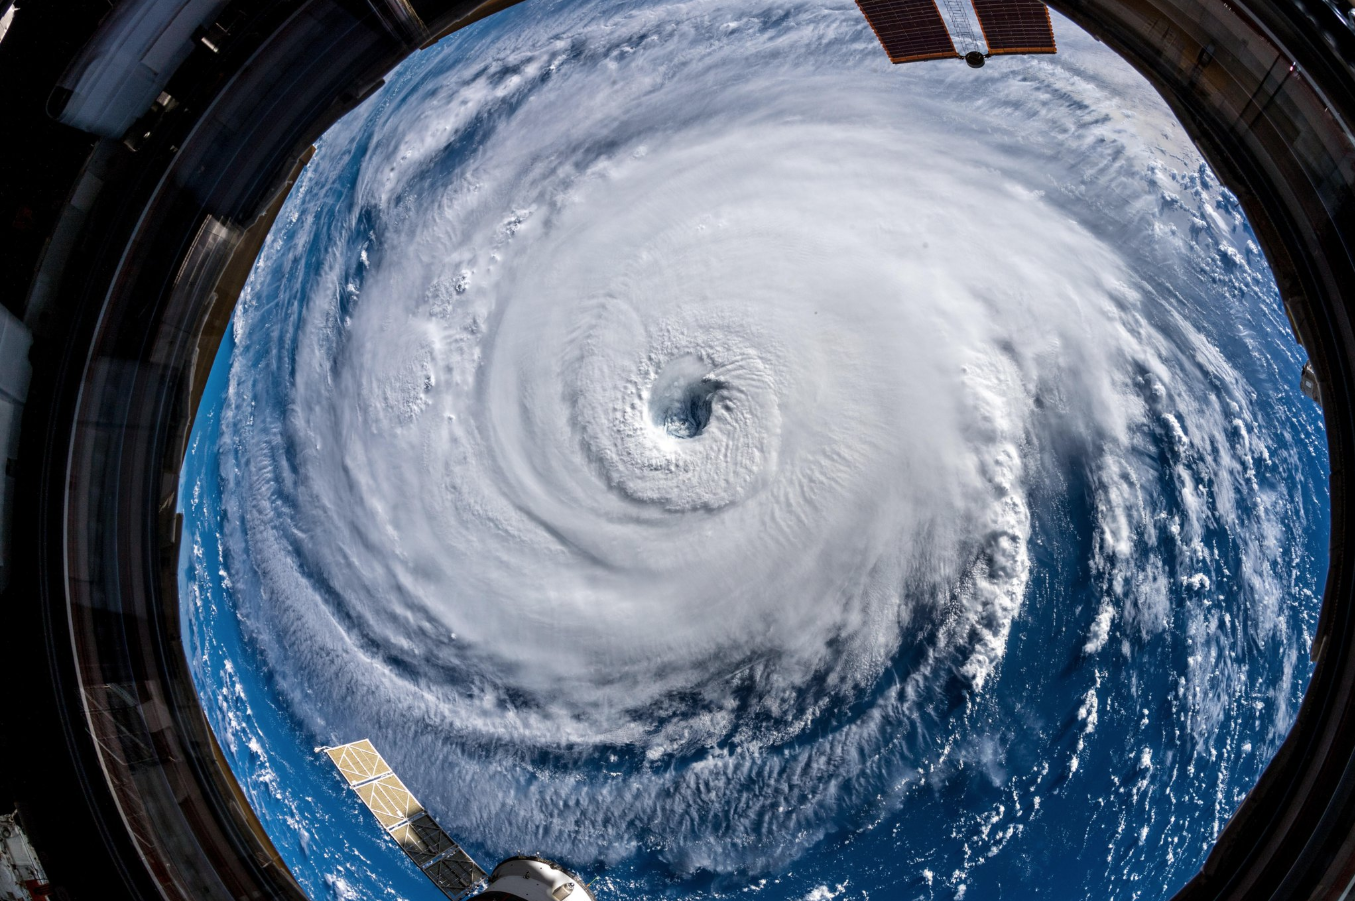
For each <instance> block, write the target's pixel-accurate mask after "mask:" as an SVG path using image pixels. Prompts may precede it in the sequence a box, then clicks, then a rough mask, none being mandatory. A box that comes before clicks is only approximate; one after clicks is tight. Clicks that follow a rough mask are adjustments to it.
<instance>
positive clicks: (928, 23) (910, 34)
mask: <svg viewBox="0 0 1355 901" xmlns="http://www.w3.org/2000/svg"><path fill="white" fill-rule="evenodd" d="M856 5H857V6H859V7H860V8H861V12H862V14H863V15H865V17H866V22H867V23H869V24H870V27H871V30H873V31H874V32H875V36H876V37H877V38H879V39H880V46H882V47H884V49H885V53H887V54H888V55H889V60H890V62H894V63H911V62H916V61H918V60H924V59H954V58H956V57H958V56H959V55H960V54H959V53H957V52H955V42H954V41H952V40H951V39H950V32H949V31H947V30H946V22H945V20H944V19H942V18H941V11H940V10H939V9H937V7H936V0H856Z"/></svg>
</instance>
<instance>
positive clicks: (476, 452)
mask: <svg viewBox="0 0 1355 901" xmlns="http://www.w3.org/2000/svg"><path fill="white" fill-rule="evenodd" d="M1055 30H1056V34H1057V35H1058V38H1059V41H1060V51H1059V54H1057V55H1056V56H1053V57H1047V58H1034V57H1029V58H1007V59H994V60H992V61H991V62H990V64H989V65H988V66H986V67H985V68H983V69H982V70H978V71H974V70H970V69H968V68H966V67H964V66H961V65H958V64H953V63H950V62H945V61H943V62H939V63H930V64H918V65H909V66H898V67H894V66H890V65H889V63H888V61H887V60H886V59H885V58H884V55H883V53H882V52H881V51H880V49H879V46H878V44H876V43H875V41H874V37H873V36H872V35H871V33H870V31H869V29H868V28H867V27H866V25H865V23H864V21H863V19H862V17H861V15H860V13H859V12H857V11H856V8H855V7H854V6H853V5H852V4H850V3H847V4H843V3H839V2H833V3H830V4H826V5H823V4H808V3H801V2H777V0H773V2H757V0H691V2H681V0H678V2H664V0H659V2H649V0H647V2H644V3H640V4H634V3H628V4H623V3H608V2H602V3H563V2H554V3H552V2H546V0H529V2H527V3H525V4H522V5H521V6H518V7H514V8H513V9H510V10H508V11H506V12H504V13H500V14H497V15H495V16H493V17H491V18H490V19H488V20H485V21H484V22H481V23H477V24H476V25H474V26H472V27H470V28H468V29H466V30H464V31H462V32H458V33H456V34H454V35H452V36H451V37H450V38H447V39H445V40H443V41H442V42H440V43H438V44H437V45H435V46H433V47H432V48H430V49H428V50H425V51H422V52H420V53H417V54H415V55H414V56H413V57H411V58H410V59H409V60H407V61H406V62H405V63H403V64H402V65H401V66H400V67H399V68H398V69H397V70H396V71H395V72H394V73H392V74H391V75H390V76H388V78H387V83H386V84H385V85H384V86H383V87H382V88H381V89H380V90H379V91H377V92H376V94H374V95H373V96H372V97H371V98H370V99H368V100H366V101H365V102H364V103H363V104H362V105H360V106H359V107H358V108H357V109H356V110H355V111H353V112H352V113H350V114H349V115H347V116H346V117H344V118H343V119H342V120H340V121H339V122H338V123H337V124H336V125H334V126H333V127H332V128H331V129H330V130H329V131H328V132H327V133H326V134H325V135H324V137H323V138H322V139H320V141H319V142H318V143H317V148H316V152H315V155H314V158H313V159H311V161H310V162H309V163H308V164H307V165H306V167H305V169H304V170H303V171H302V173H301V175H300V177H299V179H298V181H297V183H296V185H295V187H294V188H293V189H292V192H291V194H290V196H289V197H288V199H287V201H286V203H285V205H284V207H283V210H282V214H281V216H280V217H279V219H278V221H277V223H276V224H275V225H274V227H273V229H272V231H271V233H270V234H269V237H268V239H267V241H266V243H265V245H264V249H263V251H262V253H261V255H260V257H259V259H258V261H257V263H256V264H255V267H254V270H253V272H252V274H251V276H250V279H249V282H248V284H247V285H246V287H245V289H244V292H243V294H242V295H241V297H240V299H239V302H238V305H237V307H236V309H235V312H234V316H233V320H232V334H231V335H230V340H229V341H228V342H227V346H226V348H225V349H224V350H223V352H222V356H221V357H220V358H219V359H218V364H217V365H218V370H217V375H216V376H214V379H215V381H214V383H213V384H214V385H215V388H212V389H209V391H208V396H207V399H206V400H205V401H204V410H205V411H206V412H205V413H203V414H200V419H199V423H198V425H197V426H196V427H195V431H194V440H193V444H192V450H191V452H190V465H189V466H188V467H187V468H186V469H185V476H184V486H183V493H184V501H183V506H184V509H185V510H186V511H187V516H186V524H185V530H186V534H187V535H188V536H189V539H190V540H189V541H187V542H186V548H187V550H186V551H185V554H186V556H185V563H184V567H183V572H182V575H181V582H182V586H183V603H184V607H185V635H186V639H187V644H188V647H189V656H190V662H191V663H192V665H193V668H194V674H195V678H196V679H197V681H198V685H199V688H200V690H201V691H202V694H203V698H204V702H205V706H206V708H207V711H208V715H209V719H211V721H212V723H213V726H214V728H215V729H216V731H217V733H218V735H219V736H220V737H221V739H222V743H223V746H224V747H225V748H226V750H227V752H228V757H229V759H230V760H231V762H232V765H233V767H234V768H235V770H236V772H237V775H240V776H241V777H242V783H243V784H244V786H245V788H246V791H247V794H249V796H250V797H251V799H252V800H253V802H254V803H255V806H256V808H257V809H259V810H260V811H261V818H262V820H263V822H264V825H265V827H266V828H267V829H268V830H269V832H270V834H271V835H272V837H273V839H274V841H275V842H276V843H277V844H278V845H279V847H280V848H282V849H283V850H284V855H285V856H288V857H289V863H290V864H291V865H292V866H293V869H294V871H296V872H297V873H298V876H299V878H300V879H301V881H302V884H303V885H304V886H305V887H306V888H307V890H308V891H309V892H310V893H311V894H312V896H313V897H330V896H333V897H370V896H378V895H380V894H382V893H383V892H384V893H386V894H390V893H391V892H396V893H397V894H399V896H401V897H403V896H405V895H404V894H401V893H404V892H407V891H414V889H391V888H390V884H389V883H388V882H386V877H383V876H380V875H379V873H380V866H381V865H378V864H377V863H373V862H372V861H371V860H370V859H367V858H365V857H363V856H362V855H360V854H353V853H348V854H340V853H337V850H336V851H335V852H333V853H331V852H329V851H323V852H322V851H320V850H319V849H318V848H317V847H316V846H317V845H318V844H319V842H318V840H317V839H316V838H315V836H317V835H320V834H321V833H322V832H325V830H329V832H325V834H327V835H328V834H331V833H333V834H342V829H341V828H340V826H341V823H340V821H342V820H343V819H344V818H346V817H351V818H352V821H353V822H352V824H350V825H351V828H352V829H359V828H360V825H359V813H360V811H358V810H357V808H356V807H355V806H353V805H352V802H347V801H342V800H334V801H325V802H324V803H325V805H328V806H324V811H325V812H324V813H323V815H321V814H317V813H315V812H314V811H315V810H318V809H319V806H322V805H320V802H318V801H316V799H315V798H316V796H324V797H330V798H336V799H337V798H340V790H341V788H342V787H341V786H337V787H336V786H328V785H326V786H325V787H323V788H317V787H315V786H317V785H320V784H321V783H322V782H323V778H324V777H325V776H326V775H327V774H326V772H325V770H323V769H321V768H320V765H319V764H318V763H317V764H315V767H314V768H313V769H312V768H311V764H310V763H305V764H304V765H303V764H300V763H296V762H295V761H298V760H302V759H303V758H304V754H301V753H300V752H297V754H293V752H292V751H287V752H286V753H284V751H283V750H281V749H282V748H283V747H291V746H293V745H294V746H295V747H296V748H305V749H309V747H310V746H311V745H317V744H336V743H340V742H344V741H351V740H354V739H357V738H361V737H370V738H371V739H372V740H373V741H374V742H375V743H376V745H377V746H378V747H379V748H380V749H381V750H382V752H383V754H385V756H386V757H387V759H389V760H390V761H391V763H392V765H393V766H394V767H395V770H396V772H398V773H399V774H400V775H401V777H402V778H403V779H404V780H405V781H406V783H408V784H409V785H410V786H411V788H413V789H414V790H415V791H416V793H417V794H418V796H419V798H420V800H421V801H423V803H424V804H425V805H426V806H427V807H428V808H429V810H430V812H432V813H433V814H434V816H435V817H436V818H437V819H438V821H439V822H440V823H441V824H442V825H443V827H444V828H446V829H447V830H448V831H449V832H450V833H451V834H452V835H453V836H455V837H457V839H458V840H459V841H464V842H465V843H466V844H467V846H468V847H469V848H472V849H473V850H477V851H479V852H481V853H483V854H484V855H486V856H493V855H499V856H502V855H504V854H507V853H512V852H515V851H530V852H534V853H547V854H550V855H552V856H556V857H559V858H560V859H563V860H567V861H569V862H570V863H571V865H573V866H576V867H580V868H592V870H591V871H592V872H594V873H597V874H602V876H601V878H600V879H599V881H598V882H597V883H595V885H594V889H595V891H598V892H599V897H600V898H604V897H605V898H657V897H673V898H705V897H711V898H714V897H727V896H728V897H732V896H733V895H735V894H740V893H742V892H746V891H756V892H760V893H762V894H764V895H766V896H767V897H777V898H787V899H802V898H813V899H817V901H824V899H830V898H840V899H842V901H847V899H852V898H868V897H885V896H890V895H891V894H895V895H897V896H900V897H902V896H903V894H906V895H909V896H913V895H916V896H922V897H928V896H936V897H963V896H964V895H965V894H966V892H967V891H971V890H972V891H974V892H976V893H978V896H980V897H995V896H996V894H997V893H998V891H999V890H1000V889H1001V888H1002V887H1003V886H1006V889H1007V891H1009V892H1010V891H1012V890H1013V889H1015V888H1016V886H1017V885H1018V883H1017V881H1016V880H1018V879H1020V880H1030V879H1032V878H1033V877H1039V878H1045V876H1046V875H1048V877H1049V878H1048V881H1046V882H1044V883H1043V887H1041V885H1038V884H1023V887H1022V889H1021V890H1022V891H1025V892H1027V893H1028V894H1030V895H1031V896H1032V897H1034V896H1036V895H1039V894H1041V892H1042V891H1043V892H1045V893H1047V894H1049V896H1050V897H1058V896H1060V893H1061V892H1064V891H1085V892H1087V893H1089V894H1097V895H1099V896H1104V897H1117V898H1118V897H1126V898H1128V897H1134V898H1137V897H1166V896H1168V895H1169V894H1170V892H1171V891H1172V890H1174V889H1175V888H1178V887H1179V886H1180V885H1181V884H1183V883H1184V881H1185V880H1186V879H1188V878H1189V877H1190V875H1192V874H1193V872H1194V871H1195V870H1196V869H1198V867H1199V866H1200V864H1201V863H1202V862H1203V858H1204V855H1205V854H1206V853H1207V850H1208V848H1209V846H1210V844H1211V843H1212V841H1213V840H1214V838H1215V837H1216V836H1217V835H1218V833H1219V831H1220V830H1221V829H1222V827H1223V825H1224V823H1225V822H1226V821H1227V818H1228V816H1229V815H1230V814H1231V812H1232V810H1233V809H1235V807H1236V805H1237V803H1238V802H1239V801H1240V799H1241V797H1242V796H1243V794H1245V792H1246V790H1247V788H1248V787H1249V786H1250V785H1251V784H1252V783H1254V781H1255V779H1256V778H1257V776H1258V775H1259V773H1260V771H1261V769H1262V768H1263V767H1264V765H1265V763H1266V761H1267V760H1268V759H1269V757H1270V755H1271V754H1273V753H1274V751H1275V749H1276V748H1277V747H1278V746H1279V742H1280V741H1281V740H1282V739H1283V736H1284V734H1285V732H1286V731H1287V729H1288V727H1289V724H1290V723H1291V722H1292V720H1293V717H1294V715H1295V712H1296V709H1297V704H1298V702H1299V700H1300V698H1301V696H1302V692H1303V688H1304V686H1305V684H1306V680H1307V676H1308V673H1309V667H1310V665H1309V663H1308V657H1307V655H1308V647H1309V644H1310V643H1311V641H1312V632H1313V629H1314V628H1315V623H1316V614H1317V610H1318V606H1319V595H1320V590H1321V579H1322V578H1323V576H1324V573H1325V566H1326V531H1325V530H1326V529H1327V517H1328V506H1327V498H1326V490H1327V489H1326V478H1327V476H1326V450H1325V438H1324V435H1323V432H1322V424H1321V415H1320V410H1319V408H1318V407H1317V406H1316V405H1315V404H1313V403H1312V402H1311V401H1309V400H1308V399H1307V398H1304V397H1302V396H1300V395H1299V394H1298V390H1297V385H1298V371H1299V369H1300V368H1301V367H1302V365H1303V360H1304V359H1305V357H1304V354H1303V351H1302V349H1301V348H1300V347H1298V345H1297V344H1296V343H1295V341H1294V338H1293V336H1292V334H1291V333H1290V330H1289V326H1288V325H1287V323H1286V321H1285V314H1284V311H1283V308H1282V305H1281V303H1280V300H1279V296H1278V293H1277V291H1276V288H1275V284H1274V281H1273V278H1272V277H1271V275H1270V272H1269V270H1268V268H1267V266H1266V263H1265V259H1264V256H1263V255H1262V252H1261V250H1260V248H1259V246H1258V244H1257V241H1256V238H1255V235H1254V234H1253V232H1252V230H1251V227H1250V225H1249V224H1248V222H1247V220H1246V217H1245V215H1244V214H1243V211H1242V207H1241V204H1240V203H1239V201H1238V199H1237V197H1235V196H1234V195H1233V194H1232V193H1231V192H1230V191H1229V190H1227V189H1226V188H1225V187H1223V186H1221V185H1220V183H1219V181H1218V179H1217V178H1216V177H1215V176H1214V174H1213V173H1212V171H1211V170H1210V169H1209V167H1208V166H1207V164H1206V163H1205V162H1204V161H1203V160H1202V159H1201V158H1200V157H1199V154H1198V152H1197V151H1196V150H1195V149H1194V148H1193V146H1191V144H1190V142H1189V139H1188V138H1187V137H1186V135H1185V133H1184V131H1183V129H1182V128H1181V126H1180V124H1179V123H1177V122H1176V120H1175V119H1174V118H1173V117H1172V115H1171V113H1170V112H1169V110H1168V109H1167V107H1166V105H1165V104H1164V103H1163V102H1162V101H1161V100H1160V99H1159V98H1158V97H1157V96H1156V94H1154V93H1153V92H1152V89H1151V88H1150V87H1149V86H1148V85H1147V83H1146V82H1144V81H1143V80H1142V79H1141V78H1140V77H1139V76H1138V75H1137V74H1136V73H1134V71H1133V70H1132V69H1130V68H1129V67H1128V66H1127V64H1125V63H1124V62H1122V61H1121V60H1119V59H1118V58H1117V57H1115V56H1114V54H1112V53H1111V52H1110V51H1109V50H1106V49H1105V48H1104V47H1102V46H1101V45H1099V44H1097V43H1096V42H1095V41H1094V40H1093V39H1092V38H1090V37H1089V36H1087V35H1086V34H1084V33H1082V32H1080V31H1079V30H1078V29H1077V28H1076V27H1075V26H1074V25H1072V24H1071V23H1070V22H1067V21H1066V20H1063V19H1061V18H1057V17H1056V19H1055ZM220 630H226V631H230V630H234V633H238V641H237V640H234V639H231V640H227V639H225V638H222V637H221V634H222V633H221V632H220ZM265 710H266V716H267V717H270V718H271V719H269V722H274V721H276V722H277V723H285V724H286V728H285V730H283V729H281V727H278V728H276V729H274V728H271V727H270V728H264V727H263V726H262V725H260V723H261V722H262V720H261V719H260V717H261V716H264V715H265V713H262V712H261V711H265ZM298 754H299V755H300V756H298ZM303 773H304V774H305V775H304V776H303V775H302V774H303ZM301 786H305V787H304V788H302V787H301ZM326 792H328V793H329V794H328V795H326V794H325V793H326ZM344 803H346V804H349V805H350V807H351V808H352V809H350V807H341V805H342V804H344ZM341 809H342V810H343V811H345V812H342V813H340V812H336V811H339V810H341ZM307 811H311V812H310V813H307ZM317 821H318V822H319V823H320V824H321V825H316V822H317ZM335 830H337V832H336V831H335ZM325 841H326V842H331V841H332V842H335V843H338V839H326V840H325ZM372 847H375V845H373V846H372ZM1051 849H1053V850H1051ZM368 853H370V852H368ZM382 853H384V852H382ZM391 860H394V858H391ZM355 861H356V862H355ZM388 865H389V866H397V865H398V862H396V863H389V862H388ZM383 886H384V887H383ZM430 891H431V889H430ZM900 892H902V893H903V894H897V893H900ZM971 897H973V896H972V895H971Z"/></svg>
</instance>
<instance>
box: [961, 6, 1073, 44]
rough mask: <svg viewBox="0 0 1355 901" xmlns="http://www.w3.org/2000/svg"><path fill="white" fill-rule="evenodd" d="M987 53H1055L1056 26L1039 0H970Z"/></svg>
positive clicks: (1047, 9)
mask: <svg viewBox="0 0 1355 901" xmlns="http://www.w3.org/2000/svg"><path fill="white" fill-rule="evenodd" d="M971 2H972V3H973V4H974V15H976V16H977V17H978V19H979V28H981V29H983V39H984V40H985V41H987V42H988V52H989V53H991V54H1002V53H1054V52H1056V48H1055V46H1054V26H1053V25H1052V24H1051V23H1050V21H1049V8H1048V7H1046V6H1045V5H1044V4H1043V3H1041V2H1040V0H971Z"/></svg>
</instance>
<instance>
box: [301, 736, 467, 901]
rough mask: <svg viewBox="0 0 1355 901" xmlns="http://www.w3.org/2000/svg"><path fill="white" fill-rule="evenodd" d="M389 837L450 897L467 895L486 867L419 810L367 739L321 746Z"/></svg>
mask: <svg viewBox="0 0 1355 901" xmlns="http://www.w3.org/2000/svg"><path fill="white" fill-rule="evenodd" d="M320 750H322V751H324V752H325V753H326V754H328V755H329V759H330V760H332V761H334V765H335V766H336V767H338V768H339V772H340V773H341V774H342V775H343V778H344V779H345V780H346V781H347V782H348V785H349V787H350V788H352V789H353V791H355V792H357V794H358V797H359V798H361V799H362V803H364V804H366V805H367V809H368V810H370V811H371V812H372V813H373V814H374V815H375V816H376V819H377V822H379V823H380V824H381V825H382V826H383V827H384V828H385V830H386V832H387V834H389V835H390V837H391V838H393V839H395V842H396V844H398V845H399V846H400V848H401V850H403V851H404V852H405V854H407V855H409V859H410V860H412V861H414V864H415V866H417V867H418V868H419V869H421V870H423V873H424V875H425V876H427V877H428V878H429V879H431V880H432V881H433V884H434V885H436V886H437V887H438V888H440V889H442V893H443V894H444V895H446V896H447V897H448V898H451V899H452V901H461V899H463V898H465V897H467V896H468V895H470V893H471V892H473V891H475V889H477V888H478V887H479V886H480V883H482V882H484V879H485V871H484V870H482V869H480V867H479V866H478V865H477V864H476V863H475V861H473V860H471V859H470V855H468V854H467V853H466V852H465V851H463V850H462V849H461V846H460V845H458V844H457V843H456V842H454V841H452V839H451V836H449V835H448V834H447V833H445V832H443V831H442V827H441V826H439V825H438V824H437V823H435V822H433V818H432V817H430V816H429V815H428V812H427V811H425V810H424V809H423V805H422V804H420V803H419V802H418V800H417V799H415V797H414V795H413V794H412V793H411V792H410V790H409V789H408V788H406V787H405V784H404V783H403V782H401V781H400V777H399V776H397V775H395V774H394V773H392V772H391V768H390V765H389V764H387V763H386V761H385V758H383V757H382V756H381V755H380V754H378V753H377V750H376V748H375V747H373V746H372V743H371V742H370V741H368V740H367V739H365V738H364V739H363V740H362V741H355V742H350V743H349V744H346V745H340V746H339V747H337V748H321V749H320Z"/></svg>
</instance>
